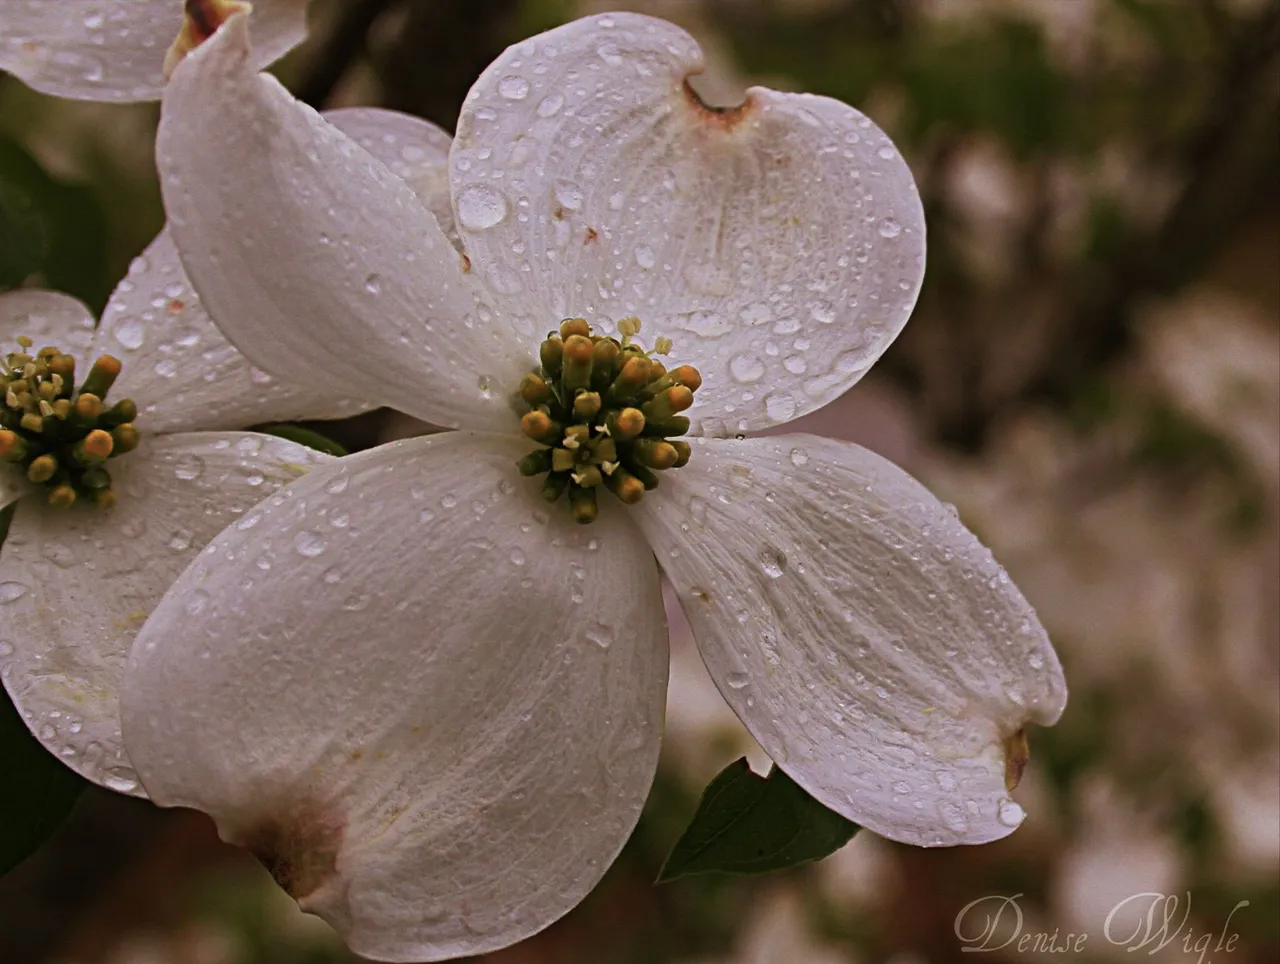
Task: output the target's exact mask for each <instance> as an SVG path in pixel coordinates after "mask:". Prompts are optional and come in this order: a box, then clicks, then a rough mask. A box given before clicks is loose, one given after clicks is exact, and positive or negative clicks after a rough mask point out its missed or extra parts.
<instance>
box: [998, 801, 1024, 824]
mask: <svg viewBox="0 0 1280 964" xmlns="http://www.w3.org/2000/svg"><path fill="white" fill-rule="evenodd" d="M1026 816H1027V812H1026V811H1025V810H1023V809H1022V807H1020V806H1018V804H1017V803H1016V802H1014V801H1013V800H1001V801H1000V812H999V814H998V815H997V819H998V820H999V821H1000V822H1001V823H1002V824H1004V825H1005V826H1006V827H1017V826H1019V825H1020V824H1021V823H1022V821H1023V820H1024V819H1026Z"/></svg>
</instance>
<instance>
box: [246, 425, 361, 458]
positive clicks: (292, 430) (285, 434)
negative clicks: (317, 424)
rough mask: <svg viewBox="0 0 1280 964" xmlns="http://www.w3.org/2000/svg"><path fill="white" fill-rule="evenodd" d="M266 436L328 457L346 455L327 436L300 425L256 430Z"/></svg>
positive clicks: (274, 426)
mask: <svg viewBox="0 0 1280 964" xmlns="http://www.w3.org/2000/svg"><path fill="white" fill-rule="evenodd" d="M258 431H259V432H262V433H264V434H266V435H274V436H275V437H276V438H282V439H288V440H289V441H290V442H297V443H298V444H299V445H305V446H306V447H307V448H309V449H315V450H316V451H317V452H327V453H328V454H329V455H338V456H342V455H346V454H347V450H346V449H344V448H343V447H342V446H341V445H339V444H338V443H337V442H335V441H334V440H333V439H331V438H328V437H327V436H324V435H321V434H320V433H319V432H316V431H313V430H311V429H309V428H303V427H302V426H301V425H289V424H280V425H266V426H263V427H262V428H259V429H258Z"/></svg>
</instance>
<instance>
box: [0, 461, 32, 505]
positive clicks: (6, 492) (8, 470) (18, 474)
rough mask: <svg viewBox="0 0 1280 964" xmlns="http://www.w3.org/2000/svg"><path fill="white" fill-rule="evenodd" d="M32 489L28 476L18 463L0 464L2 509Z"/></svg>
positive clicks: (0, 501)
mask: <svg viewBox="0 0 1280 964" xmlns="http://www.w3.org/2000/svg"><path fill="white" fill-rule="evenodd" d="M30 491H31V484H30V483H29V482H27V477H26V475H25V474H23V472H22V470H21V469H19V468H18V467H17V466H16V465H0V509H3V508H4V507H5V506H7V505H9V504H10V503H12V502H17V501H18V500H19V499H21V498H22V497H23V496H24V495H26V494H27V493H28V492H30Z"/></svg>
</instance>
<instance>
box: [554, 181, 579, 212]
mask: <svg viewBox="0 0 1280 964" xmlns="http://www.w3.org/2000/svg"><path fill="white" fill-rule="evenodd" d="M555 194H556V201H557V202H558V203H559V204H560V206H561V207H564V208H566V209H568V210H570V211H576V210H578V209H579V208H581V207H582V188H580V187H578V185H576V184H574V183H573V182H572V181H556V190H555Z"/></svg>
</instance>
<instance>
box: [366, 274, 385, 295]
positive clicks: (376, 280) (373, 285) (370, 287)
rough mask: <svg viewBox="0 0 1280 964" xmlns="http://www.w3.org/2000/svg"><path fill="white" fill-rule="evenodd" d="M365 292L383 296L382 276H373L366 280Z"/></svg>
mask: <svg viewBox="0 0 1280 964" xmlns="http://www.w3.org/2000/svg"><path fill="white" fill-rule="evenodd" d="M364 290H365V291H367V292H368V293H369V294H371V295H378V294H381V293H382V276H381V275H378V274H371V275H369V276H368V277H367V278H365V279H364Z"/></svg>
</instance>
